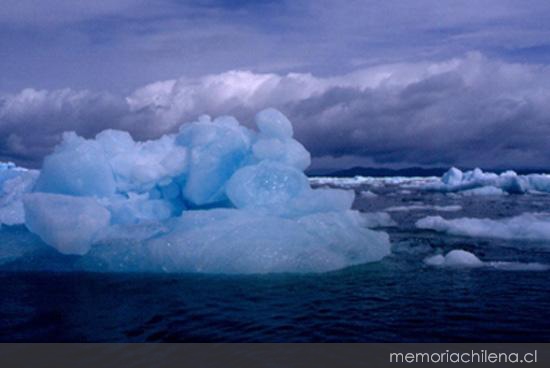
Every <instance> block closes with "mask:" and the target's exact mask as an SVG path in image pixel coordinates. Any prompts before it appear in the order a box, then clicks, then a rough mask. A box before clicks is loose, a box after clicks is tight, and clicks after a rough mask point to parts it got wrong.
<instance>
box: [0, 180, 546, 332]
mask: <svg viewBox="0 0 550 368" xmlns="http://www.w3.org/2000/svg"><path fill="white" fill-rule="evenodd" d="M367 188H370V189H372V190H373V191H376V192H377V193H378V194H379V195H378V197H376V198H358V199H357V201H356V203H355V207H356V208H359V209H361V210H364V211H376V210H382V209H384V208H387V207H390V206H410V205H414V204H419V203H422V204H424V205H433V204H437V205H456V204H459V205H461V206H462V210H461V211H456V212H439V213H437V212H434V211H430V210H422V211H400V212H392V213H391V214H392V217H393V218H394V219H395V220H396V221H397V222H398V223H399V226H398V227H397V228H387V229H385V231H388V233H389V234H390V236H391V240H392V244H393V254H392V256H391V257H388V258H386V259H385V260H384V261H383V262H378V263H372V264H366V265H360V266H355V267H350V268H347V269H344V270H339V271H335V272H330V273H324V274H305V275H296V274H274V275H248V276H243V275H232V276H227V275H198V274H177V275H176V274H105V273H82V272H58V273H52V272H37V271H32V270H33V269H34V268H37V265H35V264H33V261H32V257H31V259H27V260H26V261H25V262H22V261H21V262H14V264H11V265H7V266H4V271H2V272H0V295H1V296H2V297H1V299H0V340H2V341H132V342H138V341H150V342H158V341H193V342H203V341H216V342H219V341H246V342H249V341H254V342H276V341H289V342H290V341H343V342H354V341H361V342H374V341H376V342H390V341H391V342H439V341H445V342H462V341H474V342H475V341H491V342H497V341H498V342H504V341H546V342H548V341H550V318H549V317H550V277H549V275H550V272H548V271H542V272H531V271H523V272H521V271H518V272H512V271H503V270H498V269H494V268H491V267H482V268H475V269H468V268H462V269H449V268H435V267H429V266H426V265H425V264H424V262H423V259H424V258H425V257H427V256H429V255H432V254H434V253H435V252H447V251H449V250H451V249H465V250H467V251H470V252H473V253H474V254H476V255H477V256H478V257H479V258H481V259H482V260H483V261H510V262H538V263H543V264H550V252H549V250H550V243H549V242H547V241H546V242H544V241H510V240H497V239H475V238H466V237H454V236H447V235H442V234H438V233H435V232H431V231H424V230H422V231H420V230H418V229H416V228H415V227H414V222H415V221H416V220H417V219H418V218H421V217H424V216H427V215H433V214H439V215H441V216H443V217H446V218H453V217H465V216H466V217H491V218H502V217H508V216H513V215H517V214H520V213H523V212H541V211H544V210H546V209H548V208H550V196H537V195H516V196H513V195H510V196H503V197H460V196H449V195H443V194H433V193H432V194H430V193H424V192H422V191H417V190H411V191H410V192H407V191H405V192H403V188H401V187H399V186H391V185H386V186H379V185H376V186H365V185H363V186H361V187H355V189H356V190H358V191H360V190H362V189H367ZM407 190H410V189H407ZM3 231H7V232H8V233H9V234H11V235H12V236H17V237H19V238H21V239H22V240H21V241H28V242H31V241H34V240H32V239H34V238H30V239H27V238H25V236H24V234H23V233H24V230H23V229H20V228H19V229H17V228H12V229H9V230H5V229H4V230H3ZM10 232H11V233H10ZM24 269H28V270H29V271H21V270H24ZM16 270H17V271H16Z"/></svg>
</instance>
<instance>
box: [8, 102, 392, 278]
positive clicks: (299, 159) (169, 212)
mask: <svg viewBox="0 0 550 368" xmlns="http://www.w3.org/2000/svg"><path fill="white" fill-rule="evenodd" d="M255 122H256V126H257V128H258V131H254V130H251V129H249V128H246V127H244V126H242V125H240V124H239V122H238V121H237V120H236V119H235V118H233V117H229V116H222V117H219V118H216V119H211V118H210V117H208V116H206V115H204V116H201V117H199V119H198V120H197V121H195V122H192V123H187V124H183V125H182V126H181V128H180V130H179V131H178V132H177V133H174V134H168V135H165V136H162V137H160V138H159V139H157V140H151V141H145V142H138V141H134V139H133V138H132V137H131V136H130V135H129V134H128V133H126V132H122V131H116V130H106V131H103V132H101V133H99V134H98V135H97V136H96V137H95V138H94V139H85V138H82V137H79V136H77V135H76V134H74V133H65V134H64V135H63V139H62V142H61V144H59V145H58V146H57V147H56V149H55V151H54V152H53V153H52V154H51V155H49V156H47V157H46V158H45V160H44V164H43V167H42V170H41V171H40V172H37V171H30V170H20V169H17V168H16V167H14V166H13V165H7V164H4V166H0V189H1V190H2V197H1V200H0V220H1V221H2V222H3V223H6V224H17V223H23V222H24V223H25V225H26V227H27V228H28V229H29V230H30V231H31V232H32V233H34V234H36V235H38V237H40V238H41V239H42V241H43V242H44V243H45V244H47V245H49V246H50V247H52V248H54V249H56V250H57V251H58V252H59V253H61V254H67V255H77V256H80V258H79V261H78V262H77V263H76V265H80V267H82V268H83V269H87V270H111V271H142V270H147V271H165V272H215V273H266V272H324V271H329V270H335V269H339V268H342V267H346V266H350V265H355V264H360V263H366V262H373V261H378V260H380V259H382V258H383V257H385V256H387V255H388V254H389V253H390V243H389V237H388V235H387V234H386V233H384V232H379V231H373V230H370V229H369V227H372V226H371V225H373V224H375V222H376V224H378V226H384V225H382V224H389V223H390V221H391V218H389V216H387V214H386V216H384V218H382V217H380V216H378V215H376V217H377V219H378V220H377V221H374V220H373V218H371V220H369V221H367V220H365V216H364V215H362V214H360V213H359V212H357V211H354V210H351V206H352V203H353V200H354V192H353V191H348V190H342V189H328V188H319V189H312V188H311V186H310V182H309V181H308V178H307V177H306V176H305V175H304V173H303V170H304V169H305V168H306V167H307V166H308V165H309V163H310V155H309V153H308V152H307V150H306V149H305V148H304V147H303V146H302V145H301V144H300V143H299V142H298V141H296V140H295V139H294V138H293V129H292V125H291V123H290V122H289V121H288V119H287V118H286V117H285V116H284V115H283V114H282V113H280V112H279V111H277V110H274V109H266V110H264V111H261V112H260V113H258V114H257V116H256V118H255ZM373 216H374V215H373ZM376 224H375V225H376Z"/></svg>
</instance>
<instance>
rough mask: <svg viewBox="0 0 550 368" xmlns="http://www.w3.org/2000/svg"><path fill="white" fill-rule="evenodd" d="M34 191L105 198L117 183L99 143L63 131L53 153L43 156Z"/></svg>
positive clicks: (111, 193) (112, 191)
mask: <svg viewBox="0 0 550 368" xmlns="http://www.w3.org/2000/svg"><path fill="white" fill-rule="evenodd" d="M35 190H36V191H37V192H47V193H58V194H68V195H77V196H78V195H79V196H98V197H104V196H110V195H113V194H114V193H115V190H116V183H115V179H114V177H113V172H112V170H111V167H110V165H109V162H108V157H107V156H106V155H105V152H104V150H103V148H102V147H101V145H100V144H99V143H98V142H96V141H93V140H86V139H84V138H81V137H79V136H77V135H76V134H75V133H65V134H63V141H62V142H61V144H60V145H59V146H58V147H57V148H56V150H55V152H54V153H53V154H51V155H49V156H46V158H45V159H44V165H43V166H42V170H41V171H40V176H39V177H38V180H37V182H36V188H35Z"/></svg>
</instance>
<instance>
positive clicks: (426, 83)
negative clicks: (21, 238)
mask: <svg viewBox="0 0 550 368" xmlns="http://www.w3.org/2000/svg"><path fill="white" fill-rule="evenodd" d="M549 15H550V2H548V1H546V0H544V1H543V0H524V1H509V0H475V1H471V0H460V1H458V0H448V1H440V0H417V1H414V2H413V1H393V0H386V1H368V0H365V1H354V0H350V1H324V0H316V1H271V0H259V1H258V0H257V1H246V0H235V1H231V0H225V1H216V0H205V1H181V0H179V1H178V0H158V1H155V2H152V1H144V0H96V1H69V0H50V1H47V2H46V1H38V0H35V1H31V0H0V160H4V161H14V162H16V163H18V164H20V165H23V166H29V167H38V166H40V164H41V161H42V159H43V157H44V156H45V155H47V154H48V153H50V152H51V151H52V150H53V147H54V146H55V144H57V143H58V142H59V140H60V137H61V133H62V132H64V131H76V132H77V133H78V134H80V135H83V136H85V137H93V136H94V135H95V134H97V133H98V132H99V131H101V130H103V129H107V128H115V129H123V130H127V131H129V132H130V133H131V134H132V135H133V136H134V138H136V139H141V140H145V139H152V138H156V137H158V136H160V135H161V134H165V133H169V132H174V131H176V130H177V128H178V127H179V126H180V125H181V124H183V123H186V122H190V121H193V120H194V119H196V118H197V117H198V116H199V115H201V114H209V115H212V116H218V115H226V114H229V115H235V116H236V117H237V118H238V119H239V120H241V122H242V123H244V124H245V125H250V124H251V121H252V118H253V116H254V114H255V113H256V112H257V111H259V110H261V109H263V108H265V107H275V108H278V109H280V110H281V111H282V112H284V113H285V114H286V115H287V116H288V117H289V118H290V120H291V121H292V122H293V124H294V126H295V131H296V138H297V139H298V140H300V141H301V142H302V143H303V144H304V145H305V146H306V148H307V149H308V150H310V151H311V153H312V156H313V168H334V169H337V168H348V167H352V166H370V167H395V168H399V167H407V166H426V167H431V166H432V167H433V166H438V167H441V166H443V167H446V166H452V165H455V166H461V167H475V166H480V167H483V168H518V169H519V168H550V141H549V138H550V102H549V101H550V22H548V21H547V19H548V16H549Z"/></svg>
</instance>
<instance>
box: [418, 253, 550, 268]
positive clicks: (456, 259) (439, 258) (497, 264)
mask: <svg viewBox="0 0 550 368" xmlns="http://www.w3.org/2000/svg"><path fill="white" fill-rule="evenodd" d="M424 263H425V264H427V265H428V266H434V267H448V268H479V267H486V268H493V269H497V270H503V271H548V270H550V266H549V265H547V264H543V263H537V262H527V263H524V262H507V261H488V262H484V261H482V260H480V259H479V258H478V257H477V256H476V255H475V254H473V253H471V252H468V251H465V250H462V249H455V250H452V251H450V252H449V253H447V254H446V255H443V254H436V255H433V256H430V257H427V258H426V259H424Z"/></svg>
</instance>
